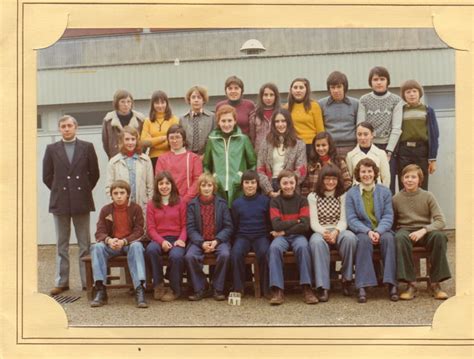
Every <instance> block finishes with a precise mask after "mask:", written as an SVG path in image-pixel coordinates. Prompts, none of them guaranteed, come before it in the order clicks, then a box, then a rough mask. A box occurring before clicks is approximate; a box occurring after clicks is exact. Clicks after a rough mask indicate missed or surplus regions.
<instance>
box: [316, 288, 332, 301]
mask: <svg viewBox="0 0 474 359" xmlns="http://www.w3.org/2000/svg"><path fill="white" fill-rule="evenodd" d="M318 299H319V301H320V302H323V303H324V302H327V301H328V300H329V290H327V289H324V288H320V289H319V295H318Z"/></svg>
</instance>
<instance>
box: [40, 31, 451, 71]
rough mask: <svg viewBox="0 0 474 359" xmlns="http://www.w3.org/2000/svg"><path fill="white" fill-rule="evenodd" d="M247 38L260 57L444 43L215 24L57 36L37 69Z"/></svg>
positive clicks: (191, 57)
mask: <svg viewBox="0 0 474 359" xmlns="http://www.w3.org/2000/svg"><path fill="white" fill-rule="evenodd" d="M251 38H256V39H258V40H259V41H260V42H261V43H262V44H263V46H264V47H265V48H266V49H267V50H266V51H265V52H264V53H263V54H262V55H261V56H260V57H274V56H278V57H280V56H294V55H305V54H306V55H309V54H311V55H317V54H333V53H339V54H341V53H359V52H377V51H392V50H415V49H437V48H447V46H446V44H444V43H443V42H442V41H441V40H440V38H439V37H438V36H437V34H436V32H435V31H434V29H431V28H429V29H308V28H302V29H297V28H293V29H287V28H284V29H282V28H276V29H219V30H201V31H180V32H161V33H141V34H134V35H127V36H107V37H96V38H83V39H65V40H60V41H58V42H57V43H56V44H54V45H53V46H50V47H49V48H47V49H44V50H41V51H40V56H39V59H38V68H39V69H40V70H46V69H52V68H65V67H67V68H70V67H88V66H105V65H117V64H138V63H161V62H173V61H174V60H175V59H176V58H179V59H180V60H181V61H197V60H216V59H236V58H244V57H246V55H244V54H242V53H241V52H240V51H239V49H240V47H241V45H242V44H243V43H244V42H245V41H246V40H248V39H251ZM124 49H126V51H124Z"/></svg>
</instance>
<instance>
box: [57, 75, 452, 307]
mask: <svg viewBox="0 0 474 359" xmlns="http://www.w3.org/2000/svg"><path fill="white" fill-rule="evenodd" d="M389 84H390V75H389V73H388V71H387V70H386V69H385V68H383V67H380V66H378V67H374V68H373V69H372V70H371V71H370V73H369V85H370V86H371V88H372V90H373V91H372V92H370V93H369V94H367V95H364V96H362V97H361V98H360V100H357V99H354V98H351V97H348V96H347V91H348V81H347V77H346V76H345V75H344V74H343V73H341V72H338V71H334V72H333V73H331V74H330V75H329V77H328V79H327V88H328V92H329V96H328V97H325V98H323V99H321V100H320V101H319V102H316V101H314V100H312V99H311V97H310V93H311V89H310V83H309V81H308V80H307V79H304V78H297V79H295V80H294V81H293V82H292V83H291V85H290V90H289V95H288V101H287V104H285V105H283V106H281V104H280V94H279V91H278V88H277V87H276V86H275V85H274V84H272V83H267V84H264V85H263V86H262V87H261V88H260V91H259V96H258V101H257V105H256V106H255V105H254V103H253V102H252V101H250V100H247V99H244V98H243V92H244V84H243V82H242V80H241V79H239V78H238V77H236V76H231V77H229V78H228V79H227V80H226V82H225V93H226V97H227V99H226V100H223V101H221V102H219V103H218V104H217V105H216V111H215V115H214V113H212V112H210V111H208V110H206V109H205V108H204V105H205V104H206V103H207V102H208V100H209V98H208V94H207V91H206V89H205V88H204V87H201V86H194V87H192V88H191V89H189V91H188V92H187V93H186V96H185V99H186V101H187V103H188V104H189V105H190V110H189V111H188V112H187V113H186V114H185V115H183V116H181V117H180V118H179V119H178V118H176V117H175V116H174V115H173V114H172V111H171V108H170V104H169V100H168V97H167V96H166V94H165V93H164V92H163V91H156V92H155V93H153V95H152V98H151V101H150V114H149V117H148V118H145V117H144V116H143V115H142V114H140V113H139V112H137V111H135V110H133V109H132V107H133V97H132V95H131V94H130V93H129V92H127V91H124V90H119V91H117V92H116V94H115V96H114V108H115V109H114V111H112V112H110V113H108V114H107V115H106V116H105V118H104V121H103V128H102V139H103V145H104V149H105V151H106V153H107V155H108V157H109V163H108V167H107V192H108V193H109V194H110V195H111V197H112V200H113V202H112V204H109V205H107V206H105V207H104V208H103V209H102V210H101V213H100V216H99V221H98V224H97V232H96V241H97V243H96V244H94V245H93V246H92V248H91V256H92V265H93V274H94V281H95V286H94V288H95V295H94V299H93V301H92V302H91V305H92V306H101V305H103V304H105V303H106V302H107V293H106V289H105V285H104V280H105V278H106V270H107V258H108V257H111V256H114V255H119V254H122V253H128V261H129V268H130V273H131V276H132V279H133V283H134V287H135V293H136V302H137V306H138V307H146V306H147V304H146V301H145V294H144V293H145V291H144V283H145V264H144V263H145V260H144V258H145V256H146V257H147V258H148V259H149V261H150V263H151V267H152V277H153V286H154V298H155V299H157V300H162V301H172V300H175V299H176V298H178V297H180V296H181V284H182V283H181V282H182V276H183V272H184V270H185V268H186V270H187V273H188V282H189V283H190V285H191V287H192V289H193V293H192V294H191V295H190V296H189V299H190V300H200V299H202V298H204V297H206V296H211V295H212V296H213V297H214V299H216V300H224V299H225V294H224V285H225V280H226V274H227V272H228V271H229V268H230V269H231V272H232V279H233V281H232V290H233V291H237V292H241V293H242V294H243V289H244V284H243V283H244V279H245V265H244V257H245V255H246V254H247V253H248V252H249V251H250V250H252V251H254V252H255V253H256V256H257V260H258V263H259V267H260V273H261V275H262V277H261V281H262V283H263V291H264V294H265V295H266V296H267V297H268V298H269V299H270V303H271V304H281V303H283V301H284V294H283V289H284V279H283V276H284V274H283V253H284V252H285V251H288V250H292V251H293V252H294V253H295V258H296V263H297V267H298V271H299V276H300V284H301V286H302V288H303V296H304V301H305V302H306V303H308V304H313V303H317V302H318V301H327V300H328V299H329V289H330V279H329V278H330V263H329V259H330V256H329V253H330V249H332V248H337V249H338V250H339V253H340V255H341V258H342V270H341V274H342V286H343V294H345V295H350V292H351V286H352V278H353V269H354V266H355V287H356V288H357V290H358V301H359V302H360V303H364V302H366V300H367V294H366V291H365V288H367V287H370V286H374V285H376V284H377V279H376V276H375V270H374V267H373V263H372V252H373V247H374V246H375V245H378V246H380V250H381V255H382V259H383V262H384V265H383V282H384V283H386V284H387V285H388V289H389V297H390V299H391V300H393V301H396V300H398V298H399V295H398V286H397V283H398V281H403V282H406V283H408V286H407V289H406V290H405V291H404V292H403V293H402V294H401V295H400V297H401V298H402V299H412V298H414V297H415V296H416V286H415V280H416V278H415V271H414V264H413V260H412V257H411V249H412V246H413V245H423V246H425V247H427V248H428V249H429V250H430V251H431V253H432V254H431V264H432V266H431V269H430V277H431V281H432V285H431V289H432V291H433V294H434V296H435V298H437V299H446V298H447V294H446V293H445V292H444V291H442V290H441V288H440V285H439V282H441V281H443V280H446V279H448V278H450V277H451V275H450V272H449V267H448V264H447V260H446V242H447V237H446V235H445V234H443V232H441V230H442V229H443V227H444V217H443V214H442V213H441V210H440V208H439V205H438V204H437V202H436V200H435V198H434V196H433V195H432V194H431V193H430V192H427V191H426V189H427V186H428V174H429V173H433V172H434V171H435V169H436V155H437V150H438V136H439V130H438V126H437V122H436V117H435V116H434V112H433V110H432V109H431V108H430V107H428V106H426V105H424V104H422V103H421V101H420V98H421V97H422V95H423V90H422V87H421V86H420V85H419V84H418V83H417V82H416V81H414V80H409V81H406V82H405V83H403V84H402V86H401V95H402V97H403V101H402V99H401V98H400V97H399V96H397V95H395V94H393V93H391V92H390V91H388V85H389ZM145 149H147V152H148V155H147V154H145V153H144V152H145ZM254 169H255V171H254ZM397 175H398V179H399V188H400V189H401V191H400V192H398V193H397V194H396V195H395V196H394V197H393V201H392V194H394V193H395V188H396V187H395V178H396V176H397ZM92 187H93V186H92ZM388 188H390V189H391V191H390V190H389V189H388ZM124 198H125V199H124ZM145 219H146V220H145ZM145 223H146V225H145ZM393 230H397V232H396V233H395V234H394V232H393ZM145 232H146V236H145V237H147V238H148V239H149V240H150V242H149V243H148V244H147V245H146V248H145V246H144V245H143V242H142V241H139V239H140V238H142V237H144V234H145ZM311 232H314V233H313V234H312V235H311V236H310V237H309V234H310V233H311ZM308 238H309V241H308ZM165 253H167V254H168V263H167V278H168V280H169V283H170V285H169V287H165V286H164V280H163V254H165ZM207 253H214V254H215V255H216V263H217V264H216V266H215V269H214V271H213V276H212V282H211V284H212V288H210V284H209V283H208V282H207V280H206V277H205V275H204V273H203V270H202V266H203V265H202V263H203V258H204V255H205V254H207ZM313 283H315V288H316V289H317V291H318V293H317V295H315V293H314V291H313V290H312V286H313ZM55 289H59V290H60V289H61V287H59V288H57V287H56V288H55ZM57 291H58V290H57Z"/></svg>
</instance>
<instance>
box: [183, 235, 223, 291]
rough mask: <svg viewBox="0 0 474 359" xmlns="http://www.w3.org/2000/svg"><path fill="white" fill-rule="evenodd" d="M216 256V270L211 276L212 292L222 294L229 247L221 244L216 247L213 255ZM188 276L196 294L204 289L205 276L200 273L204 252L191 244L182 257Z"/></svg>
mask: <svg viewBox="0 0 474 359" xmlns="http://www.w3.org/2000/svg"><path fill="white" fill-rule="evenodd" d="M213 255H215V256H216V259H217V261H216V268H215V270H214V275H213V276H212V286H213V287H214V290H216V291H218V292H222V291H223V290H224V283H225V276H226V274H227V271H228V269H229V265H230V245H229V243H221V244H218V245H217V247H216V251H215V252H214V253H213ZM184 260H185V262H186V268H187V269H188V275H189V277H190V278H191V282H192V284H193V289H194V292H195V293H198V292H200V291H202V290H204V288H205V287H206V276H205V275H204V273H203V271H202V267H203V260H204V251H203V250H202V248H201V247H199V246H197V245H195V244H194V243H192V244H191V245H190V246H189V247H188V249H187V250H186V254H185V256H184Z"/></svg>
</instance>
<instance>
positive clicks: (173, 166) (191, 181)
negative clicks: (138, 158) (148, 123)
mask: <svg viewBox="0 0 474 359" xmlns="http://www.w3.org/2000/svg"><path fill="white" fill-rule="evenodd" d="M161 171H168V172H170V173H171V175H172V176H173V179H174V180H175V182H176V186H177V187H178V192H179V195H180V197H181V199H182V200H183V201H184V202H186V203H188V202H189V201H190V200H191V199H193V198H194V197H195V196H196V194H197V180H198V178H199V176H200V175H201V174H202V161H201V159H200V158H199V156H198V155H196V154H195V153H192V152H190V151H186V153H181V154H179V155H176V154H174V153H173V152H167V153H165V154H164V155H161V156H160V157H158V161H157V162H156V168H155V176H156V175H157V174H158V173H160V172H161Z"/></svg>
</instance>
